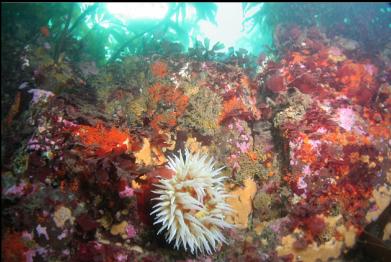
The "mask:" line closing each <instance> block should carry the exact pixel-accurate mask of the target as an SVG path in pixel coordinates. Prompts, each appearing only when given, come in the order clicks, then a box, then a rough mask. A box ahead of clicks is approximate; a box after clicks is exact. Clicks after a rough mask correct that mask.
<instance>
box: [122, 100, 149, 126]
mask: <svg viewBox="0 0 391 262" xmlns="http://www.w3.org/2000/svg"><path fill="white" fill-rule="evenodd" d="M146 112H147V98H146V97H145V96H140V97H137V98H135V99H132V100H131V101H129V102H128V103H127V105H126V106H125V113H126V117H127V122H128V124H129V125H130V126H133V125H140V124H142V116H143V115H144V114H145V113H146Z"/></svg>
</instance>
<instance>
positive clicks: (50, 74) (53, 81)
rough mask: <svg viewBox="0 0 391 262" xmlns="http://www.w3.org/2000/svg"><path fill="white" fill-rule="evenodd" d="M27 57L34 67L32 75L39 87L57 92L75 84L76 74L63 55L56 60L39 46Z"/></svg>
mask: <svg viewBox="0 0 391 262" xmlns="http://www.w3.org/2000/svg"><path fill="white" fill-rule="evenodd" d="M29 58H30V65H31V67H32V68H34V69H36V73H35V74H36V75H35V76H34V77H35V82H36V85H37V86H38V87H39V88H40V89H44V90H50V91H52V92H54V93H57V94H58V93H61V91H63V90H64V89H68V90H69V89H70V88H72V87H75V86H76V81H75V79H76V76H75V75H74V72H73V70H72V68H71V66H70V65H69V64H68V63H67V62H66V61H65V60H64V57H63V56H61V57H60V59H59V61H57V62H56V61H54V60H53V59H52V58H51V57H50V55H49V54H48V52H47V51H46V50H45V49H44V48H42V47H39V48H36V49H34V51H33V52H32V54H31V56H29Z"/></svg>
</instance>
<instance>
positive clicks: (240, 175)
mask: <svg viewBox="0 0 391 262" xmlns="http://www.w3.org/2000/svg"><path fill="white" fill-rule="evenodd" d="M254 153H255V156H256V158H255V159H253V158H251V157H250V155H249V154H240V156H239V158H238V164H239V169H238V171H237V175H236V178H235V180H236V182H237V183H240V184H241V183H242V182H243V181H244V180H245V179H246V178H253V179H256V180H259V181H260V182H264V181H266V180H267V178H268V174H269V169H268V168H267V167H266V166H265V165H264V163H263V161H264V160H265V156H264V155H263V154H262V153H261V152H260V150H255V151H254Z"/></svg>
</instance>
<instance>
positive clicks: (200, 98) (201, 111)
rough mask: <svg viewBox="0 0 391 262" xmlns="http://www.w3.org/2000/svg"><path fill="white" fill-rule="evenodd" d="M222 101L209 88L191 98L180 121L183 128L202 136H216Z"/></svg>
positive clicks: (201, 89)
mask: <svg viewBox="0 0 391 262" xmlns="http://www.w3.org/2000/svg"><path fill="white" fill-rule="evenodd" d="M221 103H222V99H221V98H220V97H219V96H218V95H217V94H215V93H214V92H213V91H211V90H210V89H208V88H200V90H199V91H198V92H197V93H195V94H193V95H192V96H191V97H190V100H189V105H188V106H187V108H186V111H185V113H184V115H183V116H182V117H181V118H180V119H179V123H180V124H181V125H182V126H183V127H187V128H191V129H194V130H196V131H198V132H200V134H202V135H208V136H214V135H215V134H216V130H217V129H218V128H219V126H218V124H217V123H218V121H217V119H218V116H219V114H220V111H221V108H222V106H221Z"/></svg>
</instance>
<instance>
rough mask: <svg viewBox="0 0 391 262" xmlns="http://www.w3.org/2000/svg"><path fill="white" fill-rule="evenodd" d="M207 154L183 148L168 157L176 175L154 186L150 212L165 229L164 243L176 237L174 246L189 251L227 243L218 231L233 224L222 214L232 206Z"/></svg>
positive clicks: (229, 210) (213, 247)
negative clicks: (171, 156) (175, 154)
mask: <svg viewBox="0 0 391 262" xmlns="http://www.w3.org/2000/svg"><path fill="white" fill-rule="evenodd" d="M207 157H208V156H207V155H206V154H203V155H201V154H200V153H196V154H191V153H190V152H189V150H188V149H186V150H185V158H184V157H183V155H182V153H181V152H180V153H179V157H178V156H174V158H173V159H172V158H169V162H168V166H167V167H168V168H169V169H171V170H173V171H174V173H175V174H173V175H172V177H171V178H161V179H160V181H159V183H158V184H156V185H155V186H156V187H157V188H158V189H157V190H155V191H152V192H154V193H155V194H157V195H158V197H156V198H154V200H157V201H158V203H157V204H156V205H154V207H153V209H154V210H153V211H152V213H151V215H153V214H156V215H155V218H154V219H155V222H154V224H160V223H161V228H160V230H159V231H158V234H160V233H161V232H162V231H166V233H165V236H166V240H167V242H169V243H171V242H172V241H173V240H174V239H175V248H176V249H179V247H180V246H182V247H183V248H184V249H185V250H187V249H190V251H191V253H193V254H194V253H198V252H201V253H205V252H207V253H208V254H211V253H212V250H215V249H216V246H217V245H218V244H220V243H222V242H226V240H225V238H224V236H223V234H222V233H221V230H222V229H224V228H230V227H232V225H231V224H229V223H227V222H225V215H226V214H228V213H229V212H231V208H230V207H229V205H228V204H226V203H225V201H224V199H225V198H227V197H228V196H229V195H228V194H226V193H225V191H224V186H223V180H224V177H223V176H220V171H221V169H222V168H219V169H215V168H214V165H215V162H214V160H213V158H210V159H209V160H207Z"/></svg>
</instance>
